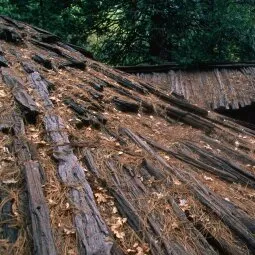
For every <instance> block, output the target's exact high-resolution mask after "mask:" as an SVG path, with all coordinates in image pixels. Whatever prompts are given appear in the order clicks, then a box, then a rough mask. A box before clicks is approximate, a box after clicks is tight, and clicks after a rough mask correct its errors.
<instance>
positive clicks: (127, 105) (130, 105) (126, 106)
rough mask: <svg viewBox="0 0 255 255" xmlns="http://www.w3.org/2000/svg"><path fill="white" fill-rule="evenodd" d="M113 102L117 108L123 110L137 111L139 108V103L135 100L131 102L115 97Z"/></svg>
mask: <svg viewBox="0 0 255 255" xmlns="http://www.w3.org/2000/svg"><path fill="white" fill-rule="evenodd" d="M112 102H113V103H114V104H115V106H116V108H117V109H118V110H119V111H122V112H134V113H137V112H138V110H139V105H138V104H137V103H135V102H130V101H127V100H123V99H120V98H118V97H114V98H113V99H112Z"/></svg>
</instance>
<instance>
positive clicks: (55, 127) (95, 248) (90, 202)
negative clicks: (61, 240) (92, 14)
mask: <svg viewBox="0 0 255 255" xmlns="http://www.w3.org/2000/svg"><path fill="white" fill-rule="evenodd" d="M32 75H33V74H32ZM35 75H37V76H38V75H39V74H38V73H37V74H35ZM37 78H38V77H37ZM32 81H33V85H32V86H33V88H34V89H35V90H36V91H37V93H38V94H39V95H40V97H41V98H42V99H43V100H45V102H46V103H45V109H51V108H52V106H48V107H47V105H48V103H47V102H49V101H50V99H49V94H48V91H47V89H46V87H45V86H43V89H42V88H41V83H40V82H38V79H37V80H35V79H33V80H32ZM44 125H45V130H46V133H47V136H48V138H49V139H50V141H51V143H52V145H53V157H54V158H55V159H56V161H57V162H58V174H59V177H60V179H61V181H62V182H63V183H64V184H65V185H67V186H68V187H70V197H71V200H72V202H73V204H74V206H75V208H76V209H77V210H76V211H75V216H74V223H75V226H76V230H77V236H78V241H79V250H80V254H89V255H100V254H102V255H103V254H105V255H107V254H110V253H111V249H112V247H113V242H112V241H110V238H109V237H110V234H109V231H108V228H107V226H106V224H105V223H104V221H103V219H102V218H101V215H100V213H99V211H98V209H97V206H96V202H95V199H94V195H93V192H92V190H91V187H90V185H89V183H88V182H87V180H86V176H85V169H84V168H83V167H82V166H81V165H80V163H79V162H78V159H77V157H76V156H75V155H74V153H73V150H72V147H71V145H70V142H69V139H68V134H67V132H66V131H65V125H64V123H63V121H62V120H61V118H60V117H59V116H57V115H55V114H51V113H47V114H45V117H44ZM76 187H77V188H76Z"/></svg>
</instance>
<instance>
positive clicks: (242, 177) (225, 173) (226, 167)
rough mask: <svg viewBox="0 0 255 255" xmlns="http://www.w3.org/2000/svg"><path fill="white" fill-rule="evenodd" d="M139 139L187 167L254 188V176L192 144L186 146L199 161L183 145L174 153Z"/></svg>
mask: <svg viewBox="0 0 255 255" xmlns="http://www.w3.org/2000/svg"><path fill="white" fill-rule="evenodd" d="M140 137H142V138H143V140H145V141H146V142H147V143H148V144H150V145H152V146H153V147H154V148H157V149H160V150H162V151H164V152H166V153H168V154H169V155H171V156H173V157H175V158H177V159H179V160H181V161H183V162H185V163H187V164H189V165H193V166H195V167H197V168H199V169H202V170H204V171H207V172H209V173H212V174H215V175H217V176H219V177H220V178H221V179H223V180H226V181H228V182H235V183H241V184H243V185H248V186H250V187H253V188H254V187H255V176H254V175H253V174H251V173H249V172H247V171H245V170H244V169H242V168H241V167H240V166H236V165H233V163H231V162H229V161H228V160H226V159H224V158H223V157H221V158H219V157H218V156H216V155H215V154H213V153H209V152H207V151H206V150H203V149H201V148H199V147H197V146H196V145H194V144H191V143H187V145H186V146H188V147H189V148H190V149H192V151H193V152H194V153H196V154H197V155H200V159H196V158H194V156H193V155H190V153H189V150H187V149H185V147H184V145H182V144H179V145H178V146H175V148H176V151H175V150H173V149H170V148H167V147H165V146H163V145H160V144H159V143H157V142H155V141H153V140H151V139H148V138H146V137H145V136H143V135H140Z"/></svg>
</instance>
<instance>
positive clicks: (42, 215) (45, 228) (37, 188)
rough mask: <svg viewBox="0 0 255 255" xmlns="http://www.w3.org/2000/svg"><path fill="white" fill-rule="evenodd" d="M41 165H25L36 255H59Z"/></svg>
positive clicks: (31, 162)
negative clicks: (44, 191) (42, 182)
mask: <svg viewBox="0 0 255 255" xmlns="http://www.w3.org/2000/svg"><path fill="white" fill-rule="evenodd" d="M39 169H40V165H39V164H38V162H36V161H28V162H26V163H25V164H24V171H25V176H26V182H27V189H28V197H29V209H30V212H31V219H32V229H33V239H34V254H38V255H46V254H47V255H55V254H57V252H56V248H55V244H54V240H53V238H52V233H51V226H50V217H49V209H48V206H47V204H46V201H45V197H44V195H43V192H42V188H41V185H42V184H41V174H40V170H39Z"/></svg>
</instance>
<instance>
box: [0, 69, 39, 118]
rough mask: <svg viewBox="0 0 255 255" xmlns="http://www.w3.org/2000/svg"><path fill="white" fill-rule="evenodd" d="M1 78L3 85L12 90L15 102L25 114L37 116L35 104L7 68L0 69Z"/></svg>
mask: <svg viewBox="0 0 255 255" xmlns="http://www.w3.org/2000/svg"><path fill="white" fill-rule="evenodd" d="M1 71H2V78H3V81H4V82H5V84H6V85H7V86H8V87H9V88H11V89H12V94H13V96H14V98H15V99H16V100H17V102H18V103H19V104H20V105H21V106H22V108H24V110H25V114H29V115H33V116H34V115H37V114H38V113H39V110H38V107H37V106H36V103H35V102H34V100H33V99H32V97H31V96H30V95H29V94H28V93H27V91H26V89H25V86H24V85H23V84H22V81H21V80H19V79H17V78H16V77H15V76H14V74H13V73H12V72H11V71H10V70H9V69H8V68H3V67H2V68H1Z"/></svg>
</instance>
